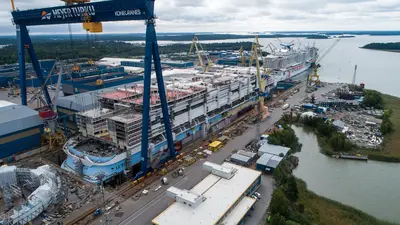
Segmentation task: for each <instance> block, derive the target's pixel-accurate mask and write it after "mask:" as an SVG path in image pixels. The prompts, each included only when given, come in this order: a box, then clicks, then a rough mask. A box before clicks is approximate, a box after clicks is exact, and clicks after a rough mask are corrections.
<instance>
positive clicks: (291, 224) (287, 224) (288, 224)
mask: <svg viewBox="0 0 400 225" xmlns="http://www.w3.org/2000/svg"><path fill="white" fill-rule="evenodd" d="M285 225H300V224H299V223H296V222H294V221H293V220H287V221H286V222H285Z"/></svg>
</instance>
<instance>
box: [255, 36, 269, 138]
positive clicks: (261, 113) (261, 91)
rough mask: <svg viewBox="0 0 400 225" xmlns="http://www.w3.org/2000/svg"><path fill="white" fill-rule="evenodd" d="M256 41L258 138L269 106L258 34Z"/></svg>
mask: <svg viewBox="0 0 400 225" xmlns="http://www.w3.org/2000/svg"><path fill="white" fill-rule="evenodd" d="M255 39H256V42H255V43H254V44H253V45H252V51H253V56H254V58H255V59H256V71H257V72H256V79H257V84H258V96H257V98H258V99H257V101H258V121H257V125H256V140H258V139H259V138H260V135H261V124H260V123H261V122H262V121H263V120H264V119H265V118H266V117H267V116H269V115H268V108H267V107H265V105H264V97H265V95H266V93H265V82H264V80H263V79H262V78H261V70H260V60H259V58H258V56H259V55H258V54H259V51H261V47H260V46H261V45H260V43H259V41H258V36H256V37H255Z"/></svg>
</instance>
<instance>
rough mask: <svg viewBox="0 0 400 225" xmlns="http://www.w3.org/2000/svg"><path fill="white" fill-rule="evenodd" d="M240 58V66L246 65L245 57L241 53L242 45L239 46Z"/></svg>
mask: <svg viewBox="0 0 400 225" xmlns="http://www.w3.org/2000/svg"><path fill="white" fill-rule="evenodd" d="M239 52H240V59H241V60H242V66H246V59H245V58H244V54H243V46H241V47H240V50H239Z"/></svg>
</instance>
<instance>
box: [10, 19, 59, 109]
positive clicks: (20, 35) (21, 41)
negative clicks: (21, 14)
mask: <svg viewBox="0 0 400 225" xmlns="http://www.w3.org/2000/svg"><path fill="white" fill-rule="evenodd" d="M17 39H18V63H19V71H20V74H19V76H20V87H21V103H22V105H27V94H26V70H25V49H26V50H27V51H28V54H29V56H30V58H31V60H32V66H33V69H34V70H35V73H36V76H37V78H38V79H39V81H40V83H41V85H42V86H43V85H44V82H45V80H44V77H43V73H42V70H41V68H40V63H39V60H38V58H37V56H36V53H35V50H34V49H33V45H32V40H31V38H30V36H29V33H28V29H27V28H26V26H25V25H18V27H17ZM50 75H51V74H49V76H50ZM43 93H44V97H45V99H46V102H47V104H48V106H49V107H51V105H52V102H51V98H50V95H49V91H48V90H47V88H46V86H44V88H43Z"/></svg>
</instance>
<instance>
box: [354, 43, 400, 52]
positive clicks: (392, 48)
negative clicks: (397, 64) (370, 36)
mask: <svg viewBox="0 0 400 225" xmlns="http://www.w3.org/2000/svg"><path fill="white" fill-rule="evenodd" d="M361 48H364V49H371V50H381V51H388V52H400V42H390V43H370V44H367V45H365V46H363V47H361Z"/></svg>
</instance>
